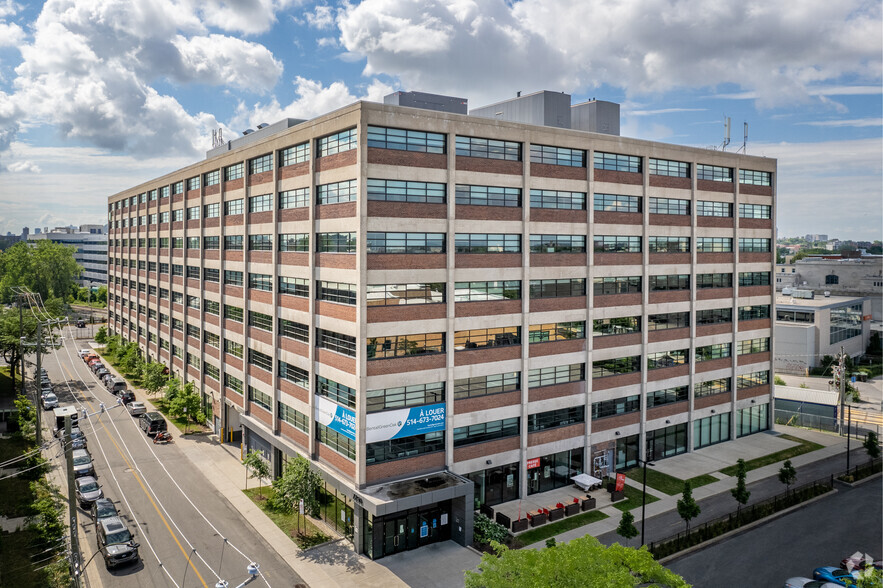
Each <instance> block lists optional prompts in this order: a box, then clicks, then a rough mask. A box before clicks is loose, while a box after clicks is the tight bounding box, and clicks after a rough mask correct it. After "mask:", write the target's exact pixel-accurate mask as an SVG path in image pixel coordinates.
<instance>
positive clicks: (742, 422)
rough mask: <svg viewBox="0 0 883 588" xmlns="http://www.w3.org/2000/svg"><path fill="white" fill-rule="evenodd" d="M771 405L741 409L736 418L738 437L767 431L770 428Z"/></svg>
mask: <svg viewBox="0 0 883 588" xmlns="http://www.w3.org/2000/svg"><path fill="white" fill-rule="evenodd" d="M769 406H770V405H769V404H758V405H755V406H751V407H749V408H740V409H739V412H738V414H737V416H736V437H742V436H744V435H751V434H752V433H757V432H759V431H766V430H767V429H768V428H769V427H770V424H769Z"/></svg>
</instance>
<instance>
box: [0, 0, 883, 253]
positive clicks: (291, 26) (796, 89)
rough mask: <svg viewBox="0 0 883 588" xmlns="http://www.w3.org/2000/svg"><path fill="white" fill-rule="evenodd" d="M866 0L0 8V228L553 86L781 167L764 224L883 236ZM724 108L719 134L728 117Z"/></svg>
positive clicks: (409, 0)
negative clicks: (362, 113)
mask: <svg viewBox="0 0 883 588" xmlns="http://www.w3.org/2000/svg"><path fill="white" fill-rule="evenodd" d="M881 11H883V4H881V2H880V1H879V0H838V1H837V2H831V1H830V0H800V1H799V2H771V1H769V0H759V1H758V0H715V1H714V2H710V1H708V0H449V1H447V2H442V1H432V0H362V1H361V2H359V1H356V0H350V1H344V2H337V3H334V2H328V3H326V2H319V3H316V2H312V1H310V0H49V1H47V2H38V1H34V0H0V234H6V232H7V231H11V232H13V233H15V234H18V233H20V232H21V229H22V227H23V226H29V227H31V230H32V231H33V229H34V228H35V227H46V226H48V227H50V228H51V227H55V226H63V225H69V224H75V225H77V224H81V223H96V222H98V223H103V222H104V221H105V219H106V206H107V197H108V196H110V195H111V194H114V193H116V192H119V191H121V190H123V189H126V188H128V187H131V186H133V185H136V184H138V183H140V182H143V181H146V180H149V179H151V178H154V177H157V176H159V175H162V174H165V173H168V172H170V171H173V170H175V169H178V168H180V167H183V166H185V165H189V164H191V163H194V162H195V161H197V160H200V159H202V158H204V157H205V151H207V150H208V149H209V148H211V140H212V139H211V137H212V131H213V130H216V129H218V128H222V129H223V132H224V136H225V138H227V139H232V138H234V137H236V136H239V135H240V133H241V132H242V131H243V130H245V129H246V128H255V127H256V126H257V125H258V124H259V123H262V122H267V123H273V122H276V121H277V120H279V119H281V118H283V117H291V118H305V119H306V118H312V117H314V116H317V115H320V114H324V113H326V112H329V111H331V110H334V109H335V108H339V107H342V106H345V105H347V104H351V103H353V102H355V101H357V100H371V101H378V102H382V99H383V96H384V95H386V94H389V93H391V92H393V91H396V90H405V91H409V90H414V91H423V92H432V93H439V94H447V95H453V96H458V97H464V98H467V99H468V100H469V106H470V108H476V107H480V106H484V105H487V104H491V103H494V102H497V101H500V100H504V99H507V98H511V97H514V96H515V94H516V92H518V91H521V92H524V93H529V92H534V91H538V90H553V91H563V92H567V93H569V94H571V95H572V96H573V102H574V103H576V102H580V101H584V100H587V99H591V98H597V99H599V100H609V101H613V102H618V103H620V104H621V134H622V135H623V136H626V137H635V138H640V139H648V140H654V141H662V142H666V143H674V144H679V145H689V146H695V147H707V148H709V149H712V148H714V149H721V148H725V149H726V150H727V151H736V150H739V149H742V147H743V131H744V129H745V124H746V123H747V133H748V140H747V143H746V144H745V151H746V152H747V153H748V154H750V155H759V156H765V157H775V158H777V159H778V172H779V173H778V184H777V191H778V198H779V216H778V220H777V225H778V228H779V235H780V236H797V235H804V234H807V233H825V234H828V235H829V236H831V237H837V238H839V239H854V240H874V239H880V238H881V235H883V173H881V172H883V90H881V83H883V74H881V67H883V64H881V61H883V19H881ZM727 117H729V118H730V120H731V121H732V127H731V128H732V130H731V141H730V144H729V145H728V146H726V147H723V143H724V138H725V128H724V121H725V119H726V118H727Z"/></svg>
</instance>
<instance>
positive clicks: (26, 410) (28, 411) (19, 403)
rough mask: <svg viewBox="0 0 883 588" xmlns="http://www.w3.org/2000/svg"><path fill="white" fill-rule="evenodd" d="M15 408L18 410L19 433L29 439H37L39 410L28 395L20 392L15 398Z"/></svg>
mask: <svg viewBox="0 0 883 588" xmlns="http://www.w3.org/2000/svg"><path fill="white" fill-rule="evenodd" d="M13 404H15V408H16V409H17V410H18V431H19V435H21V436H22V438H23V439H25V440H27V441H35V440H36V439H37V424H36V423H37V411H36V410H35V409H34V405H33V404H31V401H30V400H29V399H28V397H27V396H24V395H22V394H19V395H18V397H16V399H15V400H13Z"/></svg>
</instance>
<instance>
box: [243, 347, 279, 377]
mask: <svg viewBox="0 0 883 588" xmlns="http://www.w3.org/2000/svg"><path fill="white" fill-rule="evenodd" d="M248 363H249V365H253V366H257V367H259V368H261V369H264V370H267V371H268V372H272V371H273V358H272V357H270V356H269V355H266V354H265V353H261V352H260V351H255V350H254V349H249V350H248Z"/></svg>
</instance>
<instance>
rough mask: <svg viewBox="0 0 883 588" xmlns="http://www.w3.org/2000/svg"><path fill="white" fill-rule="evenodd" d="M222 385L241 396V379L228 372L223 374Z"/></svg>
mask: <svg viewBox="0 0 883 588" xmlns="http://www.w3.org/2000/svg"><path fill="white" fill-rule="evenodd" d="M224 387H225V388H228V389H230V390H232V391H233V392H236V393H237V394H239V395H240V396H242V380H240V379H239V378H235V377H233V376H231V375H230V374H226V373H225V374H224Z"/></svg>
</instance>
